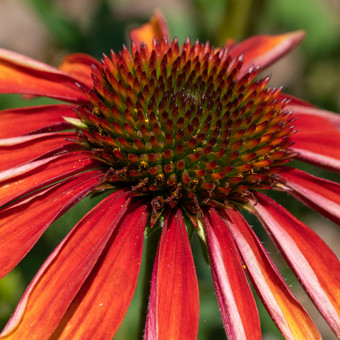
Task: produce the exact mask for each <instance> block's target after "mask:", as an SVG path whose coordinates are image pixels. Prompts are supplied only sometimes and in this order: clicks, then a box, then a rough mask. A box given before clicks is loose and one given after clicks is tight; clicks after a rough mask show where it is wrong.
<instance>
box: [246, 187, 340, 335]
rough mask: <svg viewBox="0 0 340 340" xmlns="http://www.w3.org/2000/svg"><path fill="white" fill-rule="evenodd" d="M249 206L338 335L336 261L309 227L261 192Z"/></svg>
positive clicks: (339, 279) (339, 271) (339, 310)
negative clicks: (251, 206)
mask: <svg viewBox="0 0 340 340" xmlns="http://www.w3.org/2000/svg"><path fill="white" fill-rule="evenodd" d="M255 197H256V202H254V204H253V209H254V212H255V214H256V216H257V217H258V218H259V220H260V221H261V223H262V224H263V226H264V227H265V228H266V229H267V231H268V234H269V236H270V237H271V238H272V239H273V242H274V243H275V244H276V245H277V247H278V249H279V250H280V251H281V253H282V255H283V256H284V258H285V259H286V261H287V262H288V263H289V265H290V267H291V268H292V270H293V271H294V273H295V274H296V276H297V277H298V279H299V280H300V282H301V283H302V285H303V287H304V288H305V290H306V291H307V293H308V294H309V296H310V297H311V299H312V300H313V302H314V304H315V305H316V306H317V308H318V309H319V311H320V312H321V314H322V315H323V316H324V318H325V320H326V321H327V322H328V324H329V325H330V327H331V328H332V329H333V331H334V333H335V334H336V335H337V336H340V263H339V261H338V259H337V257H336V256H335V255H334V253H333V252H332V251H331V250H330V249H329V248H328V246H327V245H326V244H325V243H324V242H323V241H322V240H321V238H320V237H319V236H318V235H317V234H316V233H315V232H314V231H312V230H311V229H310V228H308V227H307V226H306V225H304V224H303V223H302V222H300V221H299V220H297V219H296V218H295V217H294V216H293V215H291V214H290V213H289V212H288V211H287V210H285V209H284V208H283V207H281V206H280V205H279V204H277V203H276V202H274V201H273V200H271V199H270V198H269V197H266V196H265V195H263V194H261V193H255Z"/></svg>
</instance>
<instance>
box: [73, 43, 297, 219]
mask: <svg viewBox="0 0 340 340" xmlns="http://www.w3.org/2000/svg"><path fill="white" fill-rule="evenodd" d="M131 49H132V51H131V53H130V52H129V51H128V49H127V48H126V47H123V49H122V51H121V52H120V53H119V54H115V53H114V52H111V58H109V57H107V56H106V55H104V57H103V59H102V61H101V66H100V67H93V73H92V77H93V89H92V90H90V91H88V92H86V95H87V96H88V98H89V100H90V102H91V104H92V106H85V107H80V108H79V109H78V115H79V118H80V119H81V120H82V122H83V123H85V124H86V128H84V129H82V132H81V135H82V136H83V138H84V140H85V143H86V144H87V146H88V147H89V148H90V149H92V151H93V152H94V153H95V154H96V156H97V158H98V159H100V160H101V161H102V162H104V163H106V164H107V166H108V172H107V181H108V182H109V183H111V184H113V185H121V184H122V185H131V187H132V191H133V193H134V194H135V195H151V196H152V206H153V210H154V213H157V212H158V211H161V210H162V209H163V208H164V207H175V206H176V205H177V203H178V202H179V201H181V204H183V206H185V207H186V208H187V209H189V210H190V211H192V212H197V211H198V210H199V209H200V207H201V206H202V205H212V206H221V205H226V204H228V202H233V201H242V200H244V197H245V196H247V194H248V193H249V190H252V189H270V188H272V186H273V185H275V176H274V175H275V173H276V168H277V165H279V164H283V163H286V162H287V161H289V159H290V158H291V157H292V154H291V152H290V151H289V150H288V148H289V146H290V145H291V142H290V139H289V136H290V135H291V134H292V133H293V132H294V130H293V126H292V122H293V118H292V113H291V112H289V111H286V110H285V109H284V108H285V105H286V104H287V101H286V100H281V101H280V100H278V95H279V94H280V90H281V89H268V88H266V86H267V83H268V81H269V78H268V77H267V78H264V79H261V80H258V81H255V80H254V78H255V76H256V75H257V71H258V69H257V68H255V67H251V68H250V69H249V70H248V72H246V73H245V74H244V75H242V76H241V75H240V69H241V66H242V56H240V57H239V58H231V56H230V54H229V52H228V49H227V48H220V49H215V48H213V47H211V46H210V45H209V44H208V43H206V44H203V45H201V44H200V43H199V42H195V43H194V44H193V45H192V44H191V42H190V40H189V39H188V40H186V42H185V43H184V44H183V47H182V48H181V49H180V48H179V45H178V41H177V40H176V39H175V40H174V41H173V42H172V43H171V44H170V43H168V41H167V40H166V39H163V40H162V41H156V40H154V42H153V45H152V49H149V48H148V47H147V46H146V45H145V44H141V46H140V47H137V46H136V45H135V44H134V43H132V48H131Z"/></svg>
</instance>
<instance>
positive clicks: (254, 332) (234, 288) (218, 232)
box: [203, 209, 261, 340]
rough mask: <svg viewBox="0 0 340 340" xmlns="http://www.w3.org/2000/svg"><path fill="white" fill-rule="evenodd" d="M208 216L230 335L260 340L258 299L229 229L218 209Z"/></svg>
mask: <svg viewBox="0 0 340 340" xmlns="http://www.w3.org/2000/svg"><path fill="white" fill-rule="evenodd" d="M205 215H206V216H205V219H204V222H203V225H204V230H205V234H206V239H207V245H208V251H209V258H210V267H211V272H212V276H213V280H214V285H215V291H216V295H217V300H218V304H219V306H220V310H221V315H222V320H223V324H224V328H225V332H226V334H227V337H228V339H231V340H233V339H239V340H241V339H242V340H243V339H261V329H260V320H259V315H258V312H257V307H256V303H255V299H254V296H253V294H252V292H251V290H250V287H249V285H248V282H247V278H246V276H245V274H244V271H243V267H242V263H241V260H240V257H239V253H238V250H237V248H236V245H235V243H234V241H233V239H232V236H231V234H230V231H229V230H228V228H227V226H226V225H225V223H224V222H223V220H222V219H221V217H220V216H219V215H218V214H217V212H216V210H215V209H209V212H208V213H206V214H205Z"/></svg>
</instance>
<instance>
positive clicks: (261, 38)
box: [230, 31, 305, 77]
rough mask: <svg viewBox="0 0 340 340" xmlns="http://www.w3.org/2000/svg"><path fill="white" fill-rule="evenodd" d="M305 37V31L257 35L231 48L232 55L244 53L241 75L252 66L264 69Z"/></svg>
mask: <svg viewBox="0 0 340 340" xmlns="http://www.w3.org/2000/svg"><path fill="white" fill-rule="evenodd" d="M304 37H305V33H304V32H303V31H296V32H291V33H286V34H281V35H275V36H269V35H257V36H254V37H251V38H249V39H247V40H245V41H243V42H241V43H240V44H237V45H235V46H234V47H232V48H231V49H230V54H231V56H232V57H236V58H238V57H239V56H240V55H243V58H244V62H243V66H242V69H241V72H240V75H239V77H241V76H242V75H243V74H245V73H246V72H247V71H248V69H249V67H250V66H260V69H264V68H266V67H267V66H269V65H271V64H272V63H274V62H275V61H276V60H277V59H279V58H281V57H282V56H284V55H285V54H287V53H288V52H289V51H291V50H292V49H294V48H295V47H296V46H297V45H299V44H300V42H301V41H302V40H303V38H304Z"/></svg>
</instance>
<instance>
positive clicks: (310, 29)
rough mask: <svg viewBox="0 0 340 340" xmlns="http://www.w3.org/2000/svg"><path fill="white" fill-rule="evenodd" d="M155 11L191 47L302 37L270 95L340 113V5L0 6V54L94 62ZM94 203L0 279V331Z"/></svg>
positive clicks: (55, 0)
mask: <svg viewBox="0 0 340 340" xmlns="http://www.w3.org/2000/svg"><path fill="white" fill-rule="evenodd" d="M155 8H158V9H161V10H162V12H163V13H164V15H165V17H166V18H167V20H168V23H169V27H170V31H171V33H172V36H173V37H175V36H177V37H178V38H179V40H180V41H181V42H183V41H184V39H185V38H186V37H188V36H189V37H191V38H192V40H194V39H197V38H198V39H200V40H201V41H205V40H207V39H208V40H210V41H211V42H212V44H214V45H216V46H218V45H221V44H223V42H224V41H225V39H226V38H227V37H229V38H233V39H236V40H238V41H240V40H242V39H244V38H246V37H248V36H250V35H254V34H260V33H264V34H277V33H284V32H287V31H293V30H299V29H303V30H305V31H306V33H307V36H306V39H305V41H304V42H303V43H302V45H301V47H300V48H299V49H297V50H295V51H294V52H292V53H291V54H290V55H288V56H287V57H285V58H284V59H282V60H281V61H280V62H278V63H276V65H275V66H273V67H271V68H270V69H268V70H266V72H265V75H267V74H270V75H272V80H271V83H270V85H271V86H281V85H283V86H284V88H285V91H286V92H288V93H290V94H294V95H296V96H299V97H301V98H304V99H306V100H309V101H311V102H313V103H314V104H315V105H318V106H320V107H323V108H325V109H328V110H332V111H335V112H340V0H298V1H296V0H274V1H273V0H161V1H157V0H144V1H140V0H96V1H93V0H72V1H69V0H1V1H0V47H1V48H7V49H11V50H14V51H16V52H19V53H23V54H26V55H28V56H31V57H33V58H36V59H38V60H41V61H44V62H47V63H49V64H52V65H54V66H58V65H59V64H60V62H61V60H62V59H63V57H64V56H65V55H66V54H68V53H72V52H85V53H89V54H91V55H93V56H95V57H97V58H100V57H101V54H102V53H109V51H110V49H113V50H116V51H118V50H119V49H120V48H121V46H122V44H123V43H126V44H129V40H128V30H129V28H131V27H135V26H138V25H140V24H142V23H144V22H146V21H147V20H148V19H149V18H150V16H151V15H152V12H153V10H154V9H155ZM49 102H51V100H46V99H39V98H38V99H34V103H27V102H26V101H24V100H23V99H22V98H21V97H20V96H17V95H1V96H0V109H3V108H9V107H17V106H24V105H27V104H35V105H37V104H45V103H49ZM305 169H308V171H310V172H312V173H314V174H316V175H321V176H324V177H327V178H330V179H333V180H336V181H338V182H339V176H337V175H334V174H331V173H328V172H326V171H320V170H318V169H316V168H314V167H312V166H308V167H306V166H305ZM276 196H280V197H279V199H280V202H281V203H283V205H284V206H285V207H286V208H288V209H289V210H290V211H292V212H293V213H294V215H296V216H297V217H298V218H299V219H301V220H302V221H304V222H305V223H306V224H307V225H309V226H310V227H311V228H313V229H314V230H315V231H316V232H318V233H319V235H321V237H322V238H323V239H324V240H325V241H326V242H327V243H328V244H329V245H330V247H331V248H332V249H333V251H334V252H335V253H337V254H338V256H339V255H340V251H339V248H340V247H339V244H340V233H339V229H338V226H336V225H334V224H333V223H331V222H329V221H328V220H326V219H325V218H322V217H320V216H318V215H317V214H316V213H313V212H311V211H310V210H308V209H306V208H304V207H303V206H302V205H301V204H300V203H297V202H296V201H295V200H293V199H291V198H289V197H288V196H287V195H284V194H280V195H276ZM98 199H99V198H96V199H85V200H84V201H83V202H81V203H79V204H78V205H77V206H75V207H74V208H73V209H72V210H71V211H69V212H68V213H67V214H66V215H65V216H63V217H62V218H61V219H60V220H59V221H57V222H56V223H54V224H53V225H52V226H51V227H50V228H49V230H48V231H47V232H46V233H45V234H44V235H43V237H42V238H41V240H40V241H39V242H38V244H37V245H36V246H35V247H34V248H33V250H32V251H31V252H30V253H29V255H28V256H27V257H26V258H25V259H24V260H23V261H22V263H20V264H19V265H18V266H17V268H15V269H14V270H13V271H12V272H11V273H10V274H8V275H7V276H6V277H5V278H3V279H2V280H0V328H2V327H3V325H4V324H5V323H6V321H7V320H8V318H9V316H10V314H11V313H12V312H13V310H14V308H15V306H16V304H17V302H18V300H19V298H20V296H21V294H22V293H23V291H24V289H25V287H26V286H27V285H28V283H29V282H30V280H31V279H32V278H33V276H34V274H35V273H36V271H37V270H38V269H39V267H40V266H41V264H42V263H43V262H44V260H45V259H46V258H47V256H48V255H49V253H50V252H51V251H52V250H53V249H54V247H55V246H56V245H57V244H58V243H59V242H60V241H61V240H62V238H63V237H64V236H65V235H66V233H67V232H68V231H69V230H70V229H71V228H72V226H74V225H75V223H76V222H77V221H78V220H79V219H80V217H81V216H82V215H83V214H84V213H85V212H86V211H88V209H89V208H90V207H91V206H93V205H94V204H95V202H96V201H97V200H98ZM249 222H250V223H251V224H252V225H253V226H254V229H255V230H256V232H257V233H258V234H259V235H260V238H261V240H262V241H263V243H264V244H265V246H266V248H267V250H268V251H269V252H270V255H271V256H272V257H273V258H274V259H275V261H276V263H277V265H278V267H279V269H280V270H281V272H282V273H283V276H284V278H285V279H286V280H287V283H288V284H289V285H290V286H291V288H292V290H293V292H294V293H295V294H296V296H297V297H298V299H299V300H300V301H301V302H302V304H303V306H304V307H305V308H306V309H307V311H308V312H309V313H310V315H311V316H312V318H313V320H314V321H315V323H316V324H317V325H318V327H319V329H320V331H321V333H322V335H323V338H324V339H327V340H328V339H335V336H334V335H332V333H331V332H330V330H329V328H328V326H327V325H326V323H325V322H324V321H323V320H322V318H321V316H320V314H319V313H318V312H317V311H316V309H315V308H314V307H313V305H312V303H311V302H310V301H309V299H308V297H307V296H306V295H305V293H304V292H303V290H302V288H301V287H300V285H299V284H298V282H297V280H296V279H295V278H294V276H293V275H292V274H291V272H290V271H289V269H288V268H287V266H286V264H285V263H284V262H283V260H282V259H281V257H280V255H279V254H278V253H277V251H276V250H275V248H274V247H273V245H272V244H271V242H270V241H269V240H268V238H267V237H266V235H265V234H264V232H263V231H262V229H261V227H260V226H258V224H257V223H256V221H255V220H253V219H251V217H249ZM192 246H193V249H194V257H195V261H196V265H197V273H198V277H199V284H200V310H201V312H200V330H199V339H202V340H203V339H224V338H225V335H224V331H223V328H222V322H221V318H220V315H219V310H218V306H217V302H216V297H215V294H214V289H213V285H212V280H211V274H210V269H209V266H208V265H207V264H206V263H205V261H204V259H203V257H202V255H201V254H200V251H199V245H198V242H197V240H196V239H193V241H192ZM141 275H143V270H142V272H141ZM140 281H142V280H140ZM140 298H141V286H140V285H138V287H137V291H136V294H135V296H134V299H133V301H132V304H131V307H130V309H129V311H128V314H127V316H126V318H125V320H124V322H123V325H122V327H121V328H120V330H119V332H118V333H117V335H116V337H115V339H124V340H125V339H136V338H137V333H138V327H139V314H140ZM258 308H259V311H260V317H261V321H262V327H263V338H264V339H266V340H275V339H282V336H281V335H280V333H279V331H278V330H277V329H276V327H275V325H274V324H273V322H272V321H271V319H270V317H269V316H268V314H267V313H266V311H265V310H264V308H263V306H262V304H261V302H258Z"/></svg>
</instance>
